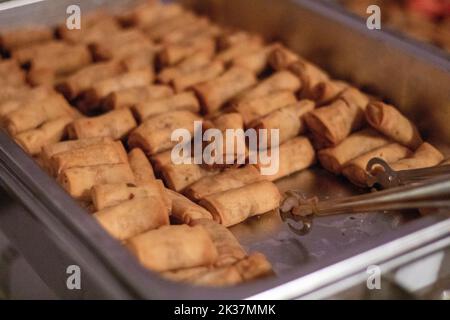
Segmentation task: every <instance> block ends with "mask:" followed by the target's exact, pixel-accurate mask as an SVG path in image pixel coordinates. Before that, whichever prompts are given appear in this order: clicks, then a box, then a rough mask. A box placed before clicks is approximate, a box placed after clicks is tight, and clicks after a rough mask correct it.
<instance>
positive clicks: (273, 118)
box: [253, 100, 315, 147]
mask: <svg viewBox="0 0 450 320" xmlns="http://www.w3.org/2000/svg"><path fill="white" fill-rule="evenodd" d="M314 108H315V104H314V102H313V101H311V100H301V101H299V102H296V103H294V104H292V105H288V106H286V107H284V108H281V109H278V110H275V111H273V112H271V113H269V114H267V115H266V116H264V117H262V118H260V119H258V120H256V121H255V122H254V123H253V127H254V128H255V129H256V130H259V129H266V130H267V142H266V145H267V147H270V146H271V141H272V140H271V134H270V130H271V129H279V144H281V143H283V142H285V141H287V140H289V139H291V138H294V137H296V136H298V135H299V134H301V133H303V132H304V131H305V130H306V125H305V123H304V120H303V117H304V116H305V115H306V114H307V113H308V112H311V111H312V110H314Z"/></svg>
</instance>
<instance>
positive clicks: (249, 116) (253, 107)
mask: <svg viewBox="0 0 450 320" xmlns="http://www.w3.org/2000/svg"><path fill="white" fill-rule="evenodd" d="M296 102H297V98H296V97H295V95H294V94H293V93H292V92H291V91H287V90H284V91H277V92H274V93H269V94H268V95H265V96H262V97H259V98H254V99H251V100H244V101H242V102H238V103H237V104H236V105H234V106H233V110H234V111H236V112H238V113H240V114H241V116H242V118H243V119H244V124H245V126H246V127H248V126H251V124H252V123H253V122H254V121H256V120H258V119H259V118H261V117H263V116H265V115H267V114H269V113H271V112H273V111H275V110H278V109H281V108H283V107H286V106H288V105H291V104H293V103H296Z"/></svg>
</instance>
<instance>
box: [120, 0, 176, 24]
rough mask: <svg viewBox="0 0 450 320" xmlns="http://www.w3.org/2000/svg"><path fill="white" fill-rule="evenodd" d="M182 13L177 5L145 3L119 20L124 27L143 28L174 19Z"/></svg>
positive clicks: (155, 2)
mask: <svg viewBox="0 0 450 320" xmlns="http://www.w3.org/2000/svg"><path fill="white" fill-rule="evenodd" d="M182 12H183V9H182V7H181V6H180V5H179V4H177V3H171V4H168V5H160V4H159V2H158V1H146V2H144V3H142V4H139V5H137V6H136V7H134V8H132V9H131V11H129V12H126V13H125V14H124V15H123V16H122V17H121V20H122V22H123V23H125V24H126V25H132V26H137V27H145V26H151V25H154V24H155V23H158V22H160V21H164V20H167V19H170V18H172V17H175V16H177V15H179V14H180V13H182Z"/></svg>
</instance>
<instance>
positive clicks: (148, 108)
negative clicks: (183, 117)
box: [133, 92, 200, 122]
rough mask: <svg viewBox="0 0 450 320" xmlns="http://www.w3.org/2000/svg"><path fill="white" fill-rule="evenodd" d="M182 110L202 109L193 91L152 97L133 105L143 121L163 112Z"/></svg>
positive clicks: (197, 110)
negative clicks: (164, 96)
mask: <svg viewBox="0 0 450 320" xmlns="http://www.w3.org/2000/svg"><path fill="white" fill-rule="evenodd" d="M180 110H184V111H190V112H194V113H197V112H199V111H200V104H199V102H198V100H197V98H196V97H195V94H194V93H193V92H182V93H179V94H176V95H174V96H170V97H166V98H160V99H152V100H149V101H145V102H141V103H138V104H136V105H135V106H133V111H134V112H135V114H136V116H137V118H138V119H139V121H141V122H143V121H144V120H145V119H147V118H150V117H153V116H156V115H160V114H162V113H167V112H172V111H180Z"/></svg>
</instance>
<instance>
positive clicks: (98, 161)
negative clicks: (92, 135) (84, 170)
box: [49, 141, 128, 176]
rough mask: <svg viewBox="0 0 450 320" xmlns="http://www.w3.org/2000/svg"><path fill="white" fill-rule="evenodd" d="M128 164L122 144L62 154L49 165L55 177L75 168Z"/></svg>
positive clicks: (92, 146)
mask: <svg viewBox="0 0 450 320" xmlns="http://www.w3.org/2000/svg"><path fill="white" fill-rule="evenodd" d="M120 163H128V159H127V153H126V151H125V148H124V147H123V145H122V142H120V141H117V142H115V143H108V144H93V145H90V146H86V147H84V148H78V149H75V150H69V151H65V152H60V153H58V154H56V155H54V156H52V157H51V158H50V160H49V165H50V167H51V171H52V173H53V175H54V176H58V175H59V174H60V173H61V171H63V170H65V169H70V168H74V167H90V166H98V165H103V164H120Z"/></svg>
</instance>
